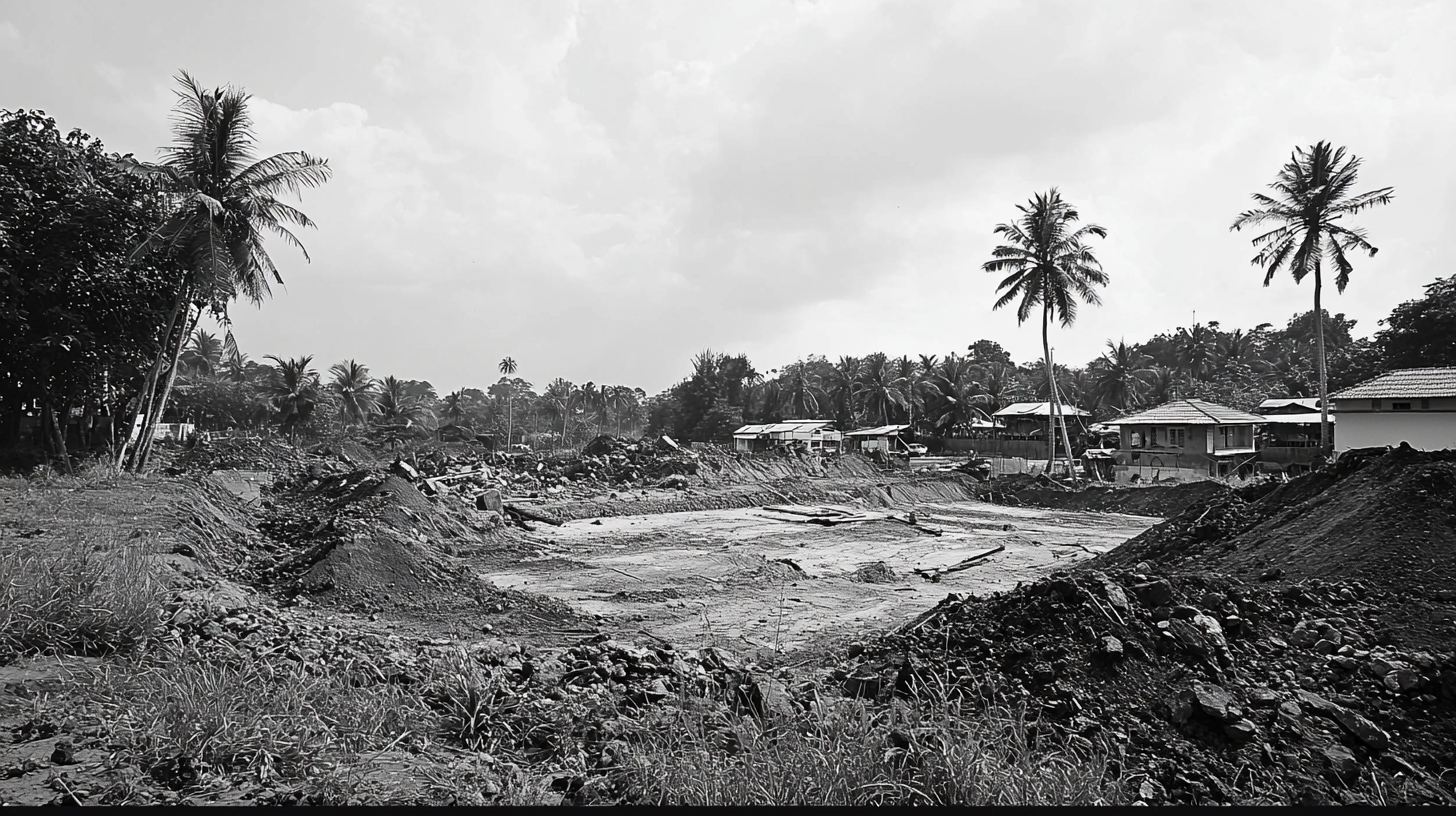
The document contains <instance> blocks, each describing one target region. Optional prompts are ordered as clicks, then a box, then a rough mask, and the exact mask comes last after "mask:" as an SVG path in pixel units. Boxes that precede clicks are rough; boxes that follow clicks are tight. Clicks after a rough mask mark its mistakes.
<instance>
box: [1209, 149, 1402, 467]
mask: <svg viewBox="0 0 1456 816" xmlns="http://www.w3.org/2000/svg"><path fill="white" fill-rule="evenodd" d="M1359 169H1360V159H1359V158H1358V157H1356V156H1353V155H1351V156H1348V157H1347V156H1346V155H1345V148H1343V147H1341V148H1334V147H1332V146H1331V145H1330V143H1329V142H1325V141H1320V142H1317V143H1315V145H1314V146H1313V147H1311V148H1309V149H1308V150H1305V149H1304V148H1302V147H1300V148H1295V150H1294V153H1293V155H1291V156H1290V159H1289V162H1288V163H1286V164H1285V165H1284V168H1283V169H1282V170H1280V171H1279V177H1278V178H1277V179H1276V180H1275V181H1274V183H1273V184H1270V185H1269V187H1270V189H1272V190H1274V191H1275V193H1276V194H1277V195H1276V196H1268V195H1264V194H1263V193H1254V196H1253V198H1254V202H1255V203H1256V204H1258V205H1259V207H1260V208H1259V209H1256V210H1249V211H1247V212H1243V213H1240V214H1239V217H1238V218H1236V219H1234V223H1233V226H1232V227H1231V228H1230V229H1232V230H1235V231H1237V230H1241V229H1243V228H1244V227H1252V226H1257V225H1259V224H1264V223H1268V222H1273V223H1275V224H1278V225H1279V226H1277V227H1275V228H1274V229H1272V230H1270V231H1268V232H1266V233H1264V234H1262V235H1259V236H1257V237H1255V238H1254V239H1253V244H1254V246H1255V247H1256V248H1257V249H1258V250H1259V254H1257V255H1255V256H1254V258H1253V261H1252V263H1253V265H1254V266H1257V267H1260V268H1262V269H1264V270H1265V274H1264V285H1265V286H1268V285H1269V283H1270V282H1271V281H1273V280H1274V275H1275V274H1276V273H1277V272H1278V271H1279V270H1280V269H1283V268H1285V267H1286V266H1287V267H1288V269H1289V271H1290V273H1291V274H1292V275H1293V276H1294V281H1295V283H1299V282H1300V281H1303V280H1304V279H1305V277H1306V276H1307V275H1309V273H1310V272H1313V273H1314V315H1315V357H1316V358H1317V359H1318V362H1319V399H1320V452H1321V453H1324V454H1328V453H1329V448H1330V413H1329V399H1328V396H1329V395H1328V393H1327V378H1326V374H1325V329H1324V321H1323V320H1321V319H1320V318H1321V316H1323V315H1324V310H1323V308H1322V307H1321V306H1320V290H1321V287H1322V286H1323V284H1324V278H1323V274H1322V272H1323V269H1322V267H1323V262H1322V259H1328V260H1329V262H1330V263H1331V264H1333V265H1334V267H1335V289H1336V290H1337V291H1338V292H1341V293H1343V292H1344V291H1345V286H1346V285H1347V284H1348V283H1349V282H1350V272H1351V271H1353V270H1354V267H1353V266H1352V265H1351V264H1350V260H1349V259H1348V258H1347V257H1346V253H1348V252H1350V251H1352V250H1357V249H1358V250H1364V251H1366V252H1368V253H1370V255H1371V256H1374V255H1375V253H1376V252H1377V251H1378V250H1377V249H1376V247H1375V246H1373V245H1372V244H1371V243H1370V241H1369V240H1368V238H1367V236H1366V234H1365V231H1364V230H1363V229H1360V228H1358V227H1346V226H1343V225H1341V224H1339V223H1338V222H1339V220H1340V219H1341V218H1344V217H1345V216H1347V215H1354V214H1356V213H1358V212H1360V211H1361V210H1365V209H1368V208H1370V207H1374V206H1377V205H1380V204H1388V203H1390V200H1391V199H1392V198H1394V194H1395V188H1394V187H1382V188H1380V189H1378V190H1372V191H1370V192H1368V193H1360V194H1358V195H1351V191H1352V189H1353V188H1354V186H1355V179H1356V176H1357V174H1358V171H1359Z"/></svg>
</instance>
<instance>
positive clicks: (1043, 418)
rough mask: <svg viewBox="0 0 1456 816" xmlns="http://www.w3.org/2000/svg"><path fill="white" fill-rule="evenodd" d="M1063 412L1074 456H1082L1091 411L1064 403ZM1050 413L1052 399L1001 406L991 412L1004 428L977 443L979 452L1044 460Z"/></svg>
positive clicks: (989, 454)
mask: <svg viewBox="0 0 1456 816" xmlns="http://www.w3.org/2000/svg"><path fill="white" fill-rule="evenodd" d="M1061 411H1062V419H1063V420H1064V421H1065V422H1066V423H1067V436H1068V437H1070V438H1071V440H1072V447H1073V449H1074V455H1077V456H1080V455H1081V449H1082V447H1083V440H1084V439H1085V437H1086V432H1087V423H1088V422H1090V421H1091V419H1092V413H1091V412H1090V411H1084V410H1082V409H1081V408H1078V407H1077V406H1075V405H1067V404H1065V403H1063V404H1062V406H1061ZM1051 413H1052V404H1051V403H1050V402H1018V403H1014V404H1012V405H1008V406H1006V407H1005V408H1002V409H1001V410H999V411H997V412H996V413H994V414H992V415H991V416H992V419H993V420H994V421H995V422H996V423H997V424H999V425H1000V426H1001V428H1000V429H999V430H997V431H995V432H994V433H992V434H989V438H987V439H984V440H982V441H980V442H978V443H977V444H976V453H978V454H980V455H982V456H1010V457H1015V456H1019V457H1024V458H1026V459H1038V458H1039V459H1043V460H1045V459H1046V454H1047V443H1046V434H1047V420H1048V419H1049V418H1050V417H1051ZM1061 444H1062V443H1061V442H1060V441H1058V442H1057V445H1058V446H1060V445H1061ZM1058 455H1059V456H1060V455H1065V454H1058Z"/></svg>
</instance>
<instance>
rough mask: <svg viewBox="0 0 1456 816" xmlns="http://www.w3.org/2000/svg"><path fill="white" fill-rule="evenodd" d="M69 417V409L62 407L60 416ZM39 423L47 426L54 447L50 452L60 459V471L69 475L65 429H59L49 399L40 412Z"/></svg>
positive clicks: (69, 465) (69, 463)
mask: <svg viewBox="0 0 1456 816" xmlns="http://www.w3.org/2000/svg"><path fill="white" fill-rule="evenodd" d="M70 415H71V411H70V409H69V408H64V407H63V408H62V409H61V416H63V417H67V418H69V417H70ZM41 421H42V422H44V423H45V424H46V425H47V426H49V427H48V428H47V430H49V431H50V434H51V444H52V445H54V446H55V450H54V451H52V453H54V455H56V456H58V457H60V459H61V469H62V470H63V471H65V473H66V475H67V476H69V475H71V455H70V453H69V452H68V451H67V450H66V430H65V428H63V427H61V420H60V419H59V418H57V416H56V409H55V408H53V407H51V403H50V400H49V399H47V400H46V403H45V409H44V410H43V411H42V417H41Z"/></svg>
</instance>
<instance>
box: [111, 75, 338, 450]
mask: <svg viewBox="0 0 1456 816" xmlns="http://www.w3.org/2000/svg"><path fill="white" fill-rule="evenodd" d="M177 79H178V83H179V84H180V85H181V90H179V91H178V92H177V97H178V103H177V107H176V109H175V111H174V114H173V119H172V122H173V142H172V145H171V146H170V147H166V148H163V149H162V155H163V159H162V162H161V163H160V164H158V165H151V164H142V163H139V162H137V161H135V160H125V161H123V163H122V165H123V167H124V168H125V169H127V170H129V171H131V172H134V173H137V174H139V175H142V176H144V177H146V178H148V179H151V180H153V181H155V182H156V183H158V184H159V185H160V186H161V189H162V190H163V191H164V194H165V195H166V197H167V199H168V202H169V207H170V215H169V217H168V218H167V220H166V221H165V222H163V223H162V225H161V226H160V227H159V228H157V229H156V230H155V231H154V232H152V233H151V234H150V235H149V236H148V237H147V239H146V240H145V241H142V242H141V243H140V244H139V245H138V246H137V248H136V250H135V252H134V253H133V256H134V257H141V256H147V255H159V256H162V257H166V258H170V259H174V260H175V261H176V262H177V263H178V264H180V265H181V267H182V269H183V270H185V274H184V275H183V277H182V279H181V282H180V284H179V285H178V286H177V288H176V291H175V293H174V295H173V299H172V310H171V316H170V318H169V320H168V321H167V327H166V329H165V330H164V332H163V333H162V337H163V340H162V343H161V350H160V351H159V353H158V355H157V358H156V361H155V362H154V363H153V365H152V368H151V370H150V371H149V372H148V374H147V377H146V380H145V382H144V384H143V386H142V395H141V400H140V402H139V405H138V409H137V414H138V416H141V417H142V418H143V420H142V428H141V436H140V438H139V440H138V442H137V445H136V447H135V448H129V447H128V446H127V445H125V444H124V445H123V446H122V450H121V453H120V456H119V457H118V462H119V463H122V464H125V465H126V466H127V467H128V468H129V469H131V470H134V471H142V470H144V469H145V468H146V465H147V458H148V456H149V455H150V452H151V444H152V439H153V430H154V428H155V427H156V424H157V423H158V422H160V421H161V418H162V415H163V412H164V411H165V410H166V407H167V399H168V396H169V395H170V393H171V390H172V385H173V383H174V382H175V380H176V377H177V358H178V357H179V356H180V354H181V352H182V344H183V341H184V339H185V338H186V337H187V336H188V335H190V334H191V332H192V327H193V326H194V325H195V323H196V321H197V318H198V316H200V315H201V313H202V311H203V310H204V309H209V310H211V311H212V312H213V313H214V314H216V315H218V316H219V317H220V318H221V319H223V320H226V317H227V310H228V305H229V304H230V303H231V302H232V301H233V300H234V299H236V298H238V297H245V298H247V299H248V300H250V301H252V302H253V303H255V304H258V303H262V301H263V299H264V298H266V297H267V296H268V295H269V283H268V279H269V278H270V277H271V278H272V279H274V280H275V281H276V282H278V283H282V282H283V277H282V275H281V274H280V273H279V271H278V268H277V267H276V266H275V265H274V264H273V260H272V258H270V257H269V255H268V253H267V251H266V250H265V249H264V247H263V242H264V239H265V237H266V235H267V234H270V233H271V234H273V235H275V236H277V237H280V238H282V239H283V240H284V241H285V242H286V243H288V244H290V245H292V246H294V247H297V248H298V249H299V250H300V251H302V252H303V256H304V259H305V260H308V252H307V251H306V250H304V248H303V244H302V243H301V242H300V241H299V240H298V237H297V236H295V235H294V234H293V232H292V231H290V230H289V226H290V225H291V226H295V227H312V226H314V223H313V221H312V220H311V219H310V218H309V217H308V216H307V215H304V213H303V212H301V211H300V210H298V209H296V208H294V207H291V206H289V205H287V204H284V203H283V202H281V201H279V200H278V199H277V198H276V196H277V195H278V194H280V193H283V192H288V193H293V194H295V195H298V194H301V192H302V191H303V189H304V188H306V187H317V186H319V185H321V184H323V183H324V182H325V181H327V180H328V178H329V173H330V171H329V167H328V162H327V161H325V160H323V159H319V158H315V157H313V156H310V155H308V154H307V153H301V152H290V153H280V154H277V155H275V156H270V157H268V158H266V159H261V160H258V161H254V158H255V155H256V154H255V152H254V146H255V143H256V142H255V139H254V135H253V123H252V119H251V118H250V117H249V115H248V100H249V98H250V97H249V95H248V94H247V93H245V92H244V91H243V90H242V89H240V88H234V87H231V86H229V87H226V88H217V89H215V90H212V91H208V90H205V89H203V88H202V87H201V86H199V85H198V84H197V82H196V81H195V80H194V79H193V78H192V77H191V76H190V75H188V74H187V72H185V71H184V72H182V73H181V75H180V76H179V77H178V78H177Z"/></svg>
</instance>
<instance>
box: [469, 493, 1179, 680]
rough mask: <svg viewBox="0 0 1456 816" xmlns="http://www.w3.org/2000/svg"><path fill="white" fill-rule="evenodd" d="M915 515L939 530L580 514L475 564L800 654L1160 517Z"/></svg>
mask: <svg viewBox="0 0 1456 816" xmlns="http://www.w3.org/2000/svg"><path fill="white" fill-rule="evenodd" d="M915 512H916V515H917V519H918V522H919V524H918V527H924V528H931V529H935V530H939V531H941V533H942V534H941V535H940V536H934V535H931V534H929V533H927V532H924V531H923V530H921V529H917V528H916V527H912V526H909V525H906V524H903V523H899V522H895V521H890V520H875V521H865V522H856V523H850V524H838V525H835V526H832V527H825V526H820V525H817V524H812V523H806V522H805V520H804V519H802V518H800V519H798V520H797V521H789V520H785V519H788V518H793V517H792V516H788V515H786V514H783V513H779V512H774V511H770V510H766V509H763V508H748V509H736V510H707V511H698V512H682V513H663V514H655V515H636V516H617V517H611V518H601V519H595V520H587V519H581V520H576V521H569V522H566V524H565V525H563V526H561V527H558V528H552V529H551V531H550V533H549V534H548V535H547V536H545V538H544V539H543V540H541V541H540V542H539V543H540V544H541V545H542V549H541V552H540V554H539V555H538V556H536V557H534V558H530V559H526V560H523V561H521V562H519V563H517V564H515V565H513V566H511V567H509V568H499V569H496V570H494V571H485V572H482V573H481V575H482V577H484V578H486V579H487V580H489V581H491V582H493V583H495V584H496V585H497V586H500V587H502V588H510V589H520V590H524V591H528V592H534V593H540V594H543V595H546V596H549V597H552V598H556V599H559V600H562V601H565V602H566V603H568V604H571V605H572V606H574V607H576V608H578V609H581V610H582V611H584V612H586V613H589V614H596V615H602V616H604V617H609V618H612V619H615V620H616V621H618V622H619V623H621V624H627V623H631V622H636V623H637V624H638V626H639V627H640V631H641V632H642V633H646V634H647V635H649V636H652V637H656V638H660V639H662V640H666V641H669V642H671V643H673V644H674V645H681V646H686V647H690V648H697V647H701V646H708V645H716V646H720V647H723V648H729V649H734V650H737V651H740V652H743V653H745V654H749V655H754V656H756V657H758V658H759V659H761V660H762V659H765V658H771V657H772V656H785V655H787V654H789V653H802V654H801V656H802V657H806V658H808V657H810V656H811V655H813V654H815V653H820V652H821V651H822V650H823V649H827V648H832V647H834V646H835V645H837V644H842V643H845V642H849V641H854V640H859V639H861V638H863V637H867V636H869V635H871V634H873V633H874V632H876V631H881V630H883V629H885V628H886V627H888V626H892V625H894V624H896V623H902V622H905V621H908V620H910V619H912V618H913V617H914V616H915V615H916V614H918V613H919V612H921V611H923V610H925V609H928V608H930V607H932V606H934V605H935V604H936V603H937V602H938V601H940V600H941V599H942V598H944V597H945V596H946V595H947V594H948V593H952V592H955V593H960V594H962V595H967V594H976V595H987V594H990V593H992V592H998V591H1003V590H1008V589H1012V588H1014V587H1015V586H1016V585H1017V584H1018V583H1020V582H1023V581H1033V580H1036V579H1037V578H1040V577H1042V576H1045V575H1046V574H1048V573H1049V572H1052V571H1054V570H1056V569H1058V568H1059V567H1061V566H1062V565H1071V564H1072V563H1075V562H1076V561H1079V560H1082V559H1086V558H1090V557H1092V555H1094V554H1096V553H1101V552H1105V551H1106V550H1109V549H1111V548H1113V547H1115V546H1117V545H1118V544H1121V543H1122V542H1124V541H1126V540H1127V539H1129V538H1131V537H1133V536H1135V535H1137V534H1139V533H1141V532H1142V531H1143V530H1145V529H1147V528H1148V527H1150V526H1152V525H1153V524H1155V523H1157V522H1158V521H1160V519H1156V518H1152V517H1147V516H1132V515H1122V514H1114V513H1085V512H1075V511H1055V510H1043V509H1035V508H1016V507H1005V506H1000V505H992V504H986V503H980V502H957V503H948V504H919V505H917V506H916V507H915ZM872 514H873V515H877V516H882V515H885V513H883V512H873V513H872ZM897 514H898V515H899V516H901V517H902V518H903V517H904V516H905V510H904V509H900V510H899V511H898V512H897ZM998 545H1004V546H1005V550H1003V551H1001V552H998V553H996V554H994V555H992V556H990V557H988V558H986V559H984V560H983V561H981V562H980V563H979V564H977V565H976V566H973V567H970V568H968V569H965V570H961V571H958V572H952V573H947V574H944V575H943V576H941V579H940V580H939V581H931V580H927V579H925V578H923V577H921V576H920V575H918V574H916V573H915V572H913V570H914V569H917V568H918V569H923V570H933V569H935V568H943V567H947V566H950V565H953V564H956V563H957V562H959V561H961V560H962V559H965V558H967V557H969V556H972V555H975V554H977V553H981V552H985V551H986V550H989V549H993V548H995V547H997V546H998ZM877 562H883V563H884V566H887V567H888V568H889V571H890V572H891V573H893V576H887V575H886V574H885V571H884V570H880V571H879V574H878V575H874V573H873V572H872V573H871V577H878V578H880V581H878V582H873V583H871V582H866V581H865V580H863V578H862V577H860V576H858V575H857V571H858V570H860V568H861V567H866V566H872V565H875V564H877ZM619 629H620V630H624V631H622V635H623V636H626V635H627V633H628V632H630V631H631V629H630V628H629V627H628V626H626V625H621V626H619Z"/></svg>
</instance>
